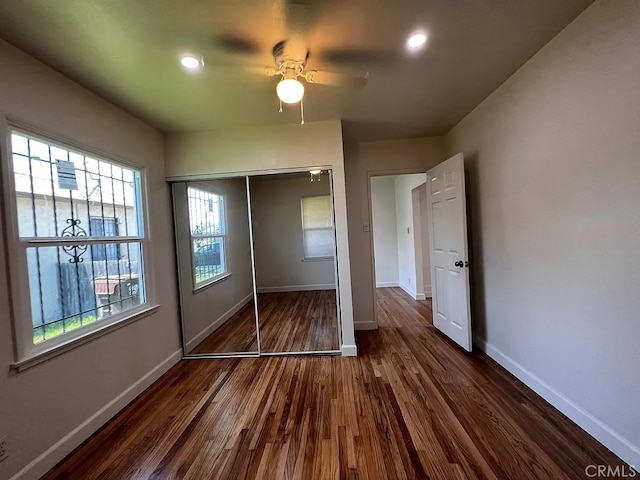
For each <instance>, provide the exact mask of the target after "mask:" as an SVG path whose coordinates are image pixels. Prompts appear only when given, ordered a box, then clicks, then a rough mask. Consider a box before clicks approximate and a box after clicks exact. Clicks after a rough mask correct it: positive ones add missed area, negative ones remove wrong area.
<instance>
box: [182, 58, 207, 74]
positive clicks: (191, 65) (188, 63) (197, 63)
mask: <svg viewBox="0 0 640 480" xmlns="http://www.w3.org/2000/svg"><path fill="white" fill-rule="evenodd" d="M180 63H181V64H182V66H183V67H184V68H188V69H189V70H197V69H199V68H202V66H203V65H204V62H203V61H202V60H201V59H198V58H196V57H194V56H193V55H183V56H182V57H181V58H180Z"/></svg>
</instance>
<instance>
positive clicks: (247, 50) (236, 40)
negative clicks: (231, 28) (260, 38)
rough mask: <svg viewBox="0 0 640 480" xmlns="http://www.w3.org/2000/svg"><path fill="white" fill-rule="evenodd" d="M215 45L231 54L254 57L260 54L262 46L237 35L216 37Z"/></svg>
mask: <svg viewBox="0 0 640 480" xmlns="http://www.w3.org/2000/svg"><path fill="white" fill-rule="evenodd" d="M214 44H215V45H216V46H217V47H220V48H222V49H223V50H226V51H228V52H230V53H236V54H241V55H254V54H256V53H259V52H260V45H259V44H258V43H257V42H255V41H254V40H252V39H250V38H247V37H241V36H239V35H235V34H228V33H227V34H224V33H223V34H219V35H216V36H215V37H214Z"/></svg>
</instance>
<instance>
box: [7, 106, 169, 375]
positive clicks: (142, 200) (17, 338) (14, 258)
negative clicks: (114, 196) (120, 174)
mask: <svg viewBox="0 0 640 480" xmlns="http://www.w3.org/2000/svg"><path fill="white" fill-rule="evenodd" d="M13 132H15V133H17V134H19V135H23V136H26V137H30V138H33V139H34V140H38V141H41V142H45V143H47V144H49V145H51V146H55V147H59V148H61V149H65V150H68V151H70V152H74V153H78V154H81V155H84V156H88V157H91V158H95V159H97V160H104V161H105V162H108V163H111V164H113V165H116V166H121V167H124V168H127V169H134V170H136V172H138V173H139V185H138V187H139V188H138V193H137V195H138V199H137V202H136V205H137V207H138V211H137V213H136V214H137V216H138V228H139V230H140V231H139V232H138V235H136V236H123V237H118V238H117V242H118V243H120V242H122V243H125V242H137V243H140V250H141V259H140V265H141V270H142V278H141V279H140V282H141V290H142V291H143V292H144V297H143V298H142V299H141V304H140V305H138V306H136V307H134V308H131V309H127V310H125V311H123V312H118V313H116V314H114V315H112V316H110V317H108V318H105V319H101V320H100V321H97V322H94V323H91V324H89V325H84V326H82V327H80V328H77V329H76V330H73V331H71V332H68V333H65V334H63V335H60V336H59V337H55V338H52V339H50V340H46V341H43V342H41V343H38V344H34V343H33V324H32V313H31V293H30V287H29V272H28V267H27V265H28V264H27V249H28V248H32V247H43V246H52V247H53V246H60V245H74V244H75V245H80V244H82V245H86V246H87V247H89V248H90V247H91V245H96V244H104V243H113V242H114V237H100V238H98V237H96V238H91V239H89V238H84V239H82V240H74V239H72V238H70V239H69V240H66V239H60V238H57V237H53V238H47V237H40V238H37V237H31V238H20V233H19V225H18V212H17V201H16V187H15V176H14V169H13V148H12V142H11V134H12V133H13ZM0 136H1V137H3V140H4V141H3V142H1V145H0V157H1V158H2V180H3V181H2V187H3V188H2V190H3V191H2V195H3V200H4V202H3V203H4V204H5V208H4V212H3V213H4V218H5V225H4V226H5V228H6V236H5V238H6V239H7V245H6V249H7V251H8V254H9V255H8V259H9V261H8V271H9V274H10V278H9V287H10V288H9V291H10V297H11V298H10V302H11V321H12V326H13V336H14V350H15V355H14V358H15V361H14V362H13V363H12V365H11V366H12V367H13V368H14V369H16V370H18V371H21V370H24V369H26V368H29V367H31V366H34V365H37V364H39V363H41V362H43V361H46V360H48V359H50V358H53V357H55V356H57V355H59V354H61V353H64V352H66V351H68V350H71V349H73V348H76V347H77V346H79V345H82V344H84V343H86V342H88V341H90V340H92V339H94V338H96V337H98V336H101V335H104V334H106V333H108V332H110V331H113V330H114V329H116V328H120V327H121V326H124V325H127V324H129V323H130V322H132V321H135V320H137V319H139V318H142V317H144V316H147V315H149V314H151V313H153V312H155V311H156V310H157V309H158V308H159V305H158V304H157V303H156V295H155V284H154V282H152V281H151V279H153V278H154V277H153V264H152V262H151V261H150V259H151V258H152V250H151V245H152V242H151V238H150V235H149V233H148V232H149V224H148V211H149V209H148V202H147V178H146V177H147V175H146V169H145V168H144V167H142V166H140V165H136V164H133V163H131V162H127V161H126V160H122V159H120V158H117V157H114V156H113V155H111V154H107V153H104V152H100V151H96V150H92V149H91V148H88V147H85V146H83V145H79V144H78V143H76V142H73V141H70V140H67V139H64V138H59V137H57V136H54V135H52V134H50V133H47V132H44V131H41V130H39V129H36V128H34V127H32V126H29V125H25V124H22V123H20V122H14V121H10V120H8V119H6V118H4V117H0Z"/></svg>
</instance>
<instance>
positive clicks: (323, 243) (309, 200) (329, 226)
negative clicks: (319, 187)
mask: <svg viewBox="0 0 640 480" xmlns="http://www.w3.org/2000/svg"><path fill="white" fill-rule="evenodd" d="M302 240H303V244H304V258H305V260H322V259H331V258H333V256H334V245H335V242H334V240H335V237H334V233H333V215H332V210H331V196H330V195H319V196H315V197H303V198H302Z"/></svg>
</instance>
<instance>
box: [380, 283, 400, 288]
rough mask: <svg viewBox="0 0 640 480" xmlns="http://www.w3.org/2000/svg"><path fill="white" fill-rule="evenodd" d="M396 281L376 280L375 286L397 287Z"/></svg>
mask: <svg viewBox="0 0 640 480" xmlns="http://www.w3.org/2000/svg"><path fill="white" fill-rule="evenodd" d="M399 286H400V284H399V283H398V282H376V288H388V287H399Z"/></svg>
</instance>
